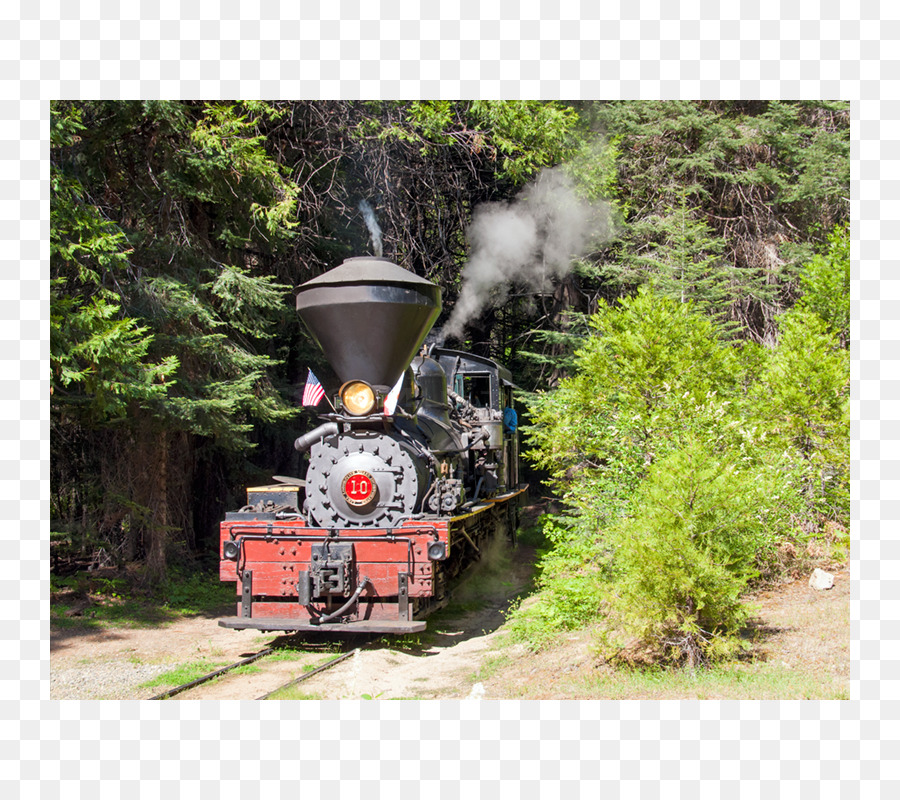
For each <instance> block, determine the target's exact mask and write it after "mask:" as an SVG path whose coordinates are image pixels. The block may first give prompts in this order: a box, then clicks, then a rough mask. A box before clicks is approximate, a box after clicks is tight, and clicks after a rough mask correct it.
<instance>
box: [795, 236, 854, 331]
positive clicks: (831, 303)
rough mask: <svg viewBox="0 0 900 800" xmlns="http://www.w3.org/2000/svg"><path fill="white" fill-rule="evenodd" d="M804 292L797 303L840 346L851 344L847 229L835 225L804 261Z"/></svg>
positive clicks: (848, 241)
mask: <svg viewBox="0 0 900 800" xmlns="http://www.w3.org/2000/svg"><path fill="white" fill-rule="evenodd" d="M800 280H801V285H802V287H803V295H802V297H801V298H800V300H799V301H798V303H797V305H798V306H799V307H800V308H802V309H805V310H807V311H810V312H811V313H813V314H816V315H817V316H818V317H819V318H820V319H821V320H822V321H823V322H824V323H825V327H826V329H827V331H828V333H829V334H830V335H832V336H835V337H837V339H838V341H839V343H840V345H841V347H844V348H846V347H848V346H849V343H850V229H849V227H848V226H847V225H842V226H836V227H835V228H834V230H833V231H832V232H831V233H830V234H829V236H828V246H827V248H826V249H825V250H824V252H822V253H817V254H816V255H815V256H813V258H811V259H810V261H809V263H807V264H806V266H805V269H804V272H803V274H802V275H801V276H800Z"/></svg>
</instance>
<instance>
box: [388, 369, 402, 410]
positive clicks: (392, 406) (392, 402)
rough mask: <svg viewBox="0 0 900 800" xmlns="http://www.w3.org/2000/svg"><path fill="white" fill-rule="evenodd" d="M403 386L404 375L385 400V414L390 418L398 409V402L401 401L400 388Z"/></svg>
mask: <svg viewBox="0 0 900 800" xmlns="http://www.w3.org/2000/svg"><path fill="white" fill-rule="evenodd" d="M401 386H403V375H402V374H401V375H400V379H399V380H398V381H397V383H396V384H395V385H394V388H393V389H391V391H390V392H389V393H388V395H387V397H385V398H384V413H385V414H387V415H388V416H390V415H391V414H393V413H394V411H396V409H397V401H398V400H399V399H400V387H401Z"/></svg>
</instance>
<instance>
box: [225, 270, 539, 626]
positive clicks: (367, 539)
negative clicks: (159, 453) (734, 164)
mask: <svg viewBox="0 0 900 800" xmlns="http://www.w3.org/2000/svg"><path fill="white" fill-rule="evenodd" d="M297 311H298V313H299V315H300V318H301V319H302V321H303V323H304V324H305V325H306V327H307V329H308V330H309V332H310V334H311V335H312V336H313V338H314V339H315V340H316V342H317V343H318V344H319V346H320V347H321V348H322V351H323V353H324V354H325V357H326V358H327V359H328V361H329V363H330V364H331V366H332V367H333V369H334V371H335V373H336V374H337V376H338V377H339V379H340V380H341V381H342V382H343V383H342V385H341V387H340V391H339V393H338V396H337V397H336V398H334V402H333V403H331V401H330V400H329V404H330V405H331V406H332V410H331V412H330V413H324V414H321V415H320V421H321V424H320V425H318V427H316V428H315V429H314V430H312V431H310V432H309V433H306V434H304V435H303V436H300V437H299V438H298V439H297V440H296V442H295V443H294V446H295V448H296V449H297V450H298V451H299V452H300V453H302V454H304V458H306V457H308V466H307V469H306V475H305V479H303V480H301V479H298V478H292V477H281V476H274V480H275V481H276V483H275V484H272V485H268V486H256V487H251V488H248V489H247V504H246V505H245V506H244V507H243V508H241V509H240V510H238V511H231V512H228V513H227V514H226V517H225V520H224V521H223V522H222V523H221V527H220V536H221V542H220V543H221V550H220V552H221V561H220V578H221V580H223V581H235V582H236V587H237V595H238V597H237V610H236V613H237V615H236V616H235V617H229V618H227V619H223V620H220V621H219V624H220V625H222V626H223V627H226V628H235V629H242V628H255V629H259V630H264V631H309V630H317V631H342V632H350V631H359V632H367V633H408V632H415V631H421V630H424V628H425V622H424V621H423V618H424V617H425V616H427V614H428V613H430V612H431V611H433V610H434V609H435V608H436V607H438V606H440V605H442V604H443V603H444V602H445V601H446V598H447V591H448V586H449V584H450V583H451V582H452V581H453V579H454V578H456V577H457V576H458V575H459V574H460V573H461V572H462V571H463V570H465V569H466V567H468V566H469V565H470V564H472V563H473V562H474V561H476V560H478V559H479V558H480V557H481V556H482V554H483V553H484V550H485V548H486V547H487V546H488V545H489V543H490V542H491V540H493V539H496V538H498V537H502V536H508V537H510V538H513V537H514V535H515V529H516V525H517V521H518V508H519V504H520V502H521V501H522V500H523V498H524V495H525V491H526V489H527V486H525V485H524V484H519V464H518V462H519V452H518V438H517V432H516V417H515V411H514V406H513V398H512V390H513V384H512V380H511V375H510V373H509V371H508V370H507V369H506V368H505V367H503V366H501V365H500V364H498V363H496V362H494V361H492V360H490V359H487V358H482V357H480V356H476V355H472V354H468V353H463V352H458V351H455V350H449V349H444V348H440V347H437V346H434V345H433V344H432V345H426V344H425V340H426V336H427V335H428V333H429V331H430V330H431V327H432V326H433V325H434V322H435V320H436V319H437V317H438V315H439V314H440V311H441V295H440V289H439V288H438V287H437V286H435V285H434V284H432V283H430V282H429V281H426V280H424V279H423V278H420V277H418V276H416V275H415V274H413V273H411V272H409V271H407V270H405V269H403V268H402V267H399V266H398V265H396V264H394V263H392V262H391V261H389V260H387V259H384V258H372V257H358V258H350V259H347V260H346V261H344V263H343V264H341V265H340V266H338V267H336V268H334V269H332V270H330V271H329V272H326V273H325V274H324V275H321V276H319V277H317V278H313V279H312V280H310V281H308V282H306V283H304V284H302V285H301V286H300V287H299V289H298V294H297ZM392 388H393V391H392Z"/></svg>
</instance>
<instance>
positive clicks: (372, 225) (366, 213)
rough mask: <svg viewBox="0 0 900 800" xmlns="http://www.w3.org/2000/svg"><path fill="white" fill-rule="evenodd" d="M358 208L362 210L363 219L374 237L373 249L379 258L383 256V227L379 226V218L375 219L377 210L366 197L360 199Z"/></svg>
mask: <svg viewBox="0 0 900 800" xmlns="http://www.w3.org/2000/svg"><path fill="white" fill-rule="evenodd" d="M358 208H359V210H360V211H362V215H363V219H364V220H365V221H366V227H367V228H368V229H369V235H370V236H371V237H372V251H373V252H374V253H375V255H376V256H377V257H378V258H381V228H379V227H378V220H376V219H375V212H374V211H373V210H372V206H370V205H369V203H368V201H367V200H365V199H363V200H360V201H359V206H358Z"/></svg>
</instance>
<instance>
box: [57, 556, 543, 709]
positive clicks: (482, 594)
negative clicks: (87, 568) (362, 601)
mask: <svg viewBox="0 0 900 800" xmlns="http://www.w3.org/2000/svg"><path fill="white" fill-rule="evenodd" d="M533 561H534V553H533V551H532V550H530V549H529V548H516V549H511V548H509V547H508V546H506V545H505V544H504V545H503V546H501V547H499V548H497V549H496V552H495V553H493V554H492V555H491V557H490V558H489V559H486V560H485V562H484V563H483V564H479V565H477V566H476V568H475V569H474V570H473V571H472V574H471V575H470V576H469V577H468V578H467V580H466V582H465V583H464V584H463V585H461V586H460V587H459V588H458V589H457V591H456V592H455V593H454V603H453V606H452V607H451V609H448V611H449V613H448V612H439V614H438V615H437V616H436V617H435V618H432V619H433V620H434V621H432V619H430V620H429V623H428V630H427V631H426V632H425V633H424V634H421V635H420V636H418V637H415V638H413V637H410V638H407V639H405V640H403V641H402V650H400V649H393V648H392V640H382V641H381V642H379V643H378V644H377V645H374V644H372V643H371V641H370V640H365V639H362V638H361V637H349V638H348V639H346V640H343V641H337V642H334V641H330V642H329V641H327V640H324V639H318V640H316V639H308V638H306V639H304V638H302V637H299V636H293V637H290V636H279V635H277V634H263V633H260V632H258V631H250V630H245V631H234V630H228V629H225V628H221V627H219V625H218V623H217V616H218V615H211V616H209V617H198V618H189V619H182V620H179V621H178V622H175V623H173V624H170V625H166V626H165V627H159V628H119V629H115V630H100V631H96V630H92V631H84V630H79V629H74V628H73V629H64V630H51V636H50V656H51V657H50V673H51V687H50V694H51V698H53V699H95V698H96V699H99V698H114V699H132V698H133V699H146V698H150V697H153V696H154V695H156V694H158V693H160V692H162V691H164V689H165V688H166V687H163V686H155V687H143V688H142V687H141V686H140V684H141V683H144V682H146V681H147V680H148V679H150V678H152V677H155V676H156V675H158V674H160V673H162V672H165V671H167V670H170V669H172V668H174V667H175V666H178V665H181V664H186V663H194V662H198V661H204V662H207V663H208V664H209V669H208V670H207V671H212V670H213V669H215V668H217V667H218V666H221V665H224V664H230V663H233V662H235V661H237V660H239V659H241V658H244V657H246V656H248V655H252V654H253V653H257V652H259V651H260V650H262V649H263V648H265V647H269V646H272V645H274V646H276V647H279V648H282V649H284V650H288V651H290V660H284V661H275V662H273V661H271V660H268V659H267V660H266V661H265V662H260V664H261V667H260V671H259V672H251V673H249V674H241V675H228V676H224V677H223V678H221V679H219V680H217V681H215V682H213V683H210V684H207V685H204V686H202V687H198V688H197V689H195V690H192V691H191V692H190V693H189V694H185V695H179V697H184V698H188V697H189V698H190V699H201V698H220V699H239V700H243V699H255V698H258V697H261V696H262V695H264V694H266V693H268V692H270V691H273V690H274V689H276V688H277V687H279V686H281V685H283V684H285V683H287V682H289V681H291V680H294V679H295V678H297V677H299V676H300V675H302V674H303V673H304V671H305V670H308V669H310V668H313V667H316V666H319V665H321V664H322V663H324V662H326V661H328V660H329V659H331V658H334V657H335V655H337V654H339V653H341V652H347V651H349V650H353V649H354V648H356V647H359V646H361V645H362V646H364V648H365V649H364V650H363V652H360V653H359V654H358V655H355V656H353V657H352V658H350V659H348V660H347V661H345V662H344V663H343V664H340V665H339V666H337V667H335V668H334V669H332V670H328V671H326V672H324V673H322V674H321V675H320V676H314V677H312V678H311V679H309V680H308V681H306V682H304V684H303V692H304V694H307V695H310V696H314V697H317V698H321V699H330V698H342V699H343V698H360V697H362V696H363V695H369V696H372V697H375V696H381V697H384V698H394V697H416V698H422V699H426V698H433V697H466V696H468V695H469V693H470V692H471V689H472V685H473V680H472V677H473V675H475V674H476V673H477V671H478V668H479V664H480V661H481V658H482V657H483V655H484V653H485V652H486V651H488V650H489V649H490V648H491V646H492V643H493V641H494V637H495V636H496V631H497V629H498V628H499V627H500V626H501V625H502V623H503V621H504V619H505V618H504V616H503V611H504V610H505V609H506V608H507V607H508V605H509V602H510V600H511V599H512V598H513V597H515V596H516V595H518V594H520V593H521V592H523V591H525V589H526V588H527V587H528V585H529V583H530V579H531V574H532V565H533ZM469 608H474V610H468V609H469ZM454 609H455V610H454ZM231 613H232V611H231V609H230V608H225V609H222V612H221V616H226V615H229V614H231ZM367 642H368V644H367Z"/></svg>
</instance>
